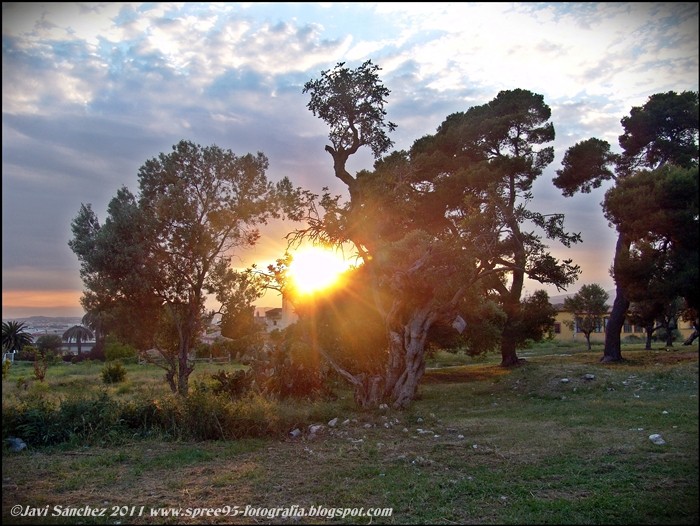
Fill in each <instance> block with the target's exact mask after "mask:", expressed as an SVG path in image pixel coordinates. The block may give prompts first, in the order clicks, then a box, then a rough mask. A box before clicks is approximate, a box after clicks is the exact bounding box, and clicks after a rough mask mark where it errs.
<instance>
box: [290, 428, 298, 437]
mask: <svg viewBox="0 0 700 526" xmlns="http://www.w3.org/2000/svg"><path fill="white" fill-rule="evenodd" d="M289 434H290V436H291V437H292V438H297V437H299V436H301V430H299V429H293V430H291V431H290V432H289Z"/></svg>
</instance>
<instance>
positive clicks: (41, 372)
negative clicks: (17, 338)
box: [24, 346, 49, 382]
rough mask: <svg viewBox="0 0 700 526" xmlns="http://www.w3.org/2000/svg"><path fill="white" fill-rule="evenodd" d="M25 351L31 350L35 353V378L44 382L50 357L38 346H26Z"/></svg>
mask: <svg viewBox="0 0 700 526" xmlns="http://www.w3.org/2000/svg"><path fill="white" fill-rule="evenodd" d="M24 350H25V351H29V352H31V353H32V354H33V355H34V378H36V379H37V380H39V381H40V382H43V381H44V379H45V378H46V369H48V367H49V363H48V359H47V356H46V353H45V352H41V351H40V350H39V349H37V348H36V347H31V346H26V347H25V348H24Z"/></svg>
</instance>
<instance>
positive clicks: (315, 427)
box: [309, 424, 323, 435]
mask: <svg viewBox="0 0 700 526" xmlns="http://www.w3.org/2000/svg"><path fill="white" fill-rule="evenodd" d="M322 429H323V425H321V424H311V425H310V426H309V433H311V434H312V435H314V434H316V433H318V432H319V431H321V430H322Z"/></svg>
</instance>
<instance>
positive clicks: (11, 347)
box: [2, 320, 34, 352]
mask: <svg viewBox="0 0 700 526" xmlns="http://www.w3.org/2000/svg"><path fill="white" fill-rule="evenodd" d="M33 342H34V338H33V337H32V335H31V334H29V332H28V331H27V324H26V323H25V322H23V321H14V320H10V321H4V322H2V350H3V351H4V352H7V351H9V352H12V351H21V350H22V349H23V348H24V346H25V345H31V344H32V343H33Z"/></svg>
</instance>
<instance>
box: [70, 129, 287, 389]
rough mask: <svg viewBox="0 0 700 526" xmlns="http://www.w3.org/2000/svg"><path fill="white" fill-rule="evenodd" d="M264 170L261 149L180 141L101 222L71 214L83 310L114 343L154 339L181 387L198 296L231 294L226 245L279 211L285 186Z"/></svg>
mask: <svg viewBox="0 0 700 526" xmlns="http://www.w3.org/2000/svg"><path fill="white" fill-rule="evenodd" d="M267 168H268V160H267V158H266V157H265V156H264V155H263V154H262V153H257V154H256V155H253V154H246V155H242V156H238V155H236V154H234V153H233V152H232V151H231V150H225V149H222V148H220V147H218V146H208V147H202V146H200V145H197V144H194V143H192V142H189V141H184V140H183V141H180V142H179V143H178V144H176V145H174V146H173V148H172V152H170V153H169V154H165V153H161V154H160V155H159V156H158V157H156V158H153V159H149V160H147V161H146V162H145V163H144V165H143V166H142V167H141V168H140V169H139V173H138V179H139V194H138V195H134V194H132V193H131V192H130V191H129V190H128V189H127V188H121V189H120V190H119V191H118V192H117V195H116V196H115V197H114V198H113V199H112V201H111V202H110V204H109V207H108V211H107V213H108V216H107V219H106V220H105V223H104V225H100V224H99V222H98V220H97V217H96V216H95V214H94V213H93V212H92V210H91V208H90V205H83V206H82V207H81V210H80V212H79V214H78V216H77V217H76V218H75V219H74V220H73V222H72V229H73V239H72V240H71V241H70V243H69V245H70V247H71V249H72V250H73V251H74V252H75V254H76V255H77V256H78V259H79V260H80V262H81V277H82V278H83V282H84V284H85V294H84V297H83V304H84V306H85V308H86V310H87V311H88V312H95V313H100V314H101V315H103V316H104V319H105V323H106V324H107V325H110V326H111V327H113V328H114V329H116V330H117V331H118V332H120V333H121V334H120V335H121V336H124V337H125V338H124V340H123V341H125V342H127V343H132V344H136V346H137V347H139V348H141V349H146V348H148V346H150V345H153V346H155V347H156V348H157V349H158V350H159V351H160V352H161V354H162V355H163V357H164V358H165V361H166V366H165V369H166V379H167V380H168V382H169V384H170V386H171V388H172V389H173V390H174V391H177V392H178V393H180V394H182V395H186V394H187V390H188V388H187V386H188V384H187V380H188V377H189V375H190V373H191V372H192V370H193V368H194V365H193V363H192V362H191V361H190V360H189V353H190V350H191V349H193V348H194V346H195V345H196V343H197V339H198V337H199V334H200V333H201V331H202V328H203V326H204V324H205V323H206V321H207V319H208V318H207V313H206V312H205V307H204V301H205V298H206V297H207V295H208V294H212V295H216V296H217V298H218V299H223V300H227V299H228V298H229V297H230V296H231V294H232V293H231V292H230V290H229V289H234V288H235V287H236V284H237V282H238V281H239V276H238V273H237V272H236V271H234V270H233V269H232V268H231V266H230V263H231V259H232V257H233V256H234V254H235V251H236V250H237V249H240V248H242V247H249V246H252V245H254V244H255V243H256V242H257V240H258V238H259V233H258V226H259V225H260V224H264V223H265V222H266V221H267V219H269V218H270V217H275V216H279V212H278V211H279V207H280V196H281V194H283V193H285V192H286V191H287V190H288V189H289V188H291V186H290V185H289V183H288V181H283V182H282V183H279V184H278V185H277V186H275V185H273V184H272V183H271V182H269V181H268V179H267V177H266V173H265V172H266V170H267ZM225 308H226V304H225V303H224V306H223V309H225Z"/></svg>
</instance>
